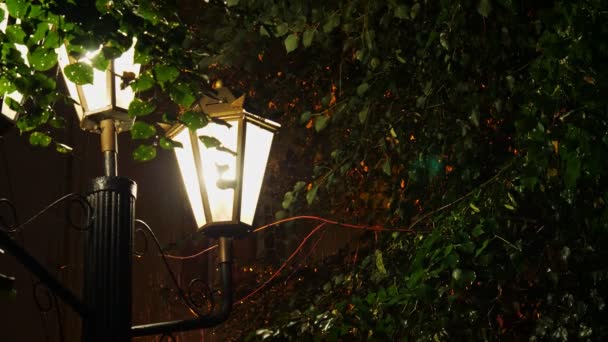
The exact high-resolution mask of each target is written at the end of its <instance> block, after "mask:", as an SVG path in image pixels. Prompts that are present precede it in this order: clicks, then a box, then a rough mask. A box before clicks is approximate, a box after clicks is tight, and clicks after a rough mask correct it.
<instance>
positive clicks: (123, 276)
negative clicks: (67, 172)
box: [0, 48, 279, 342]
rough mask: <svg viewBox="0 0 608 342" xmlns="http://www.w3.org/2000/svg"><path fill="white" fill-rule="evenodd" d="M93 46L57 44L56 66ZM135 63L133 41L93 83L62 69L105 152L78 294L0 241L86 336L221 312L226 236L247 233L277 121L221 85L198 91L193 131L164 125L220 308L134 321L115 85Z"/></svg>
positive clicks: (128, 332) (138, 330)
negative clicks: (213, 247) (215, 258)
mask: <svg viewBox="0 0 608 342" xmlns="http://www.w3.org/2000/svg"><path fill="white" fill-rule="evenodd" d="M95 53H100V52H99V51H97V52H94V53H92V54H87V55H85V56H84V57H83V58H80V59H78V60H76V59H74V58H73V57H71V56H69V55H68V53H67V50H66V49H65V48H62V49H60V51H58V56H59V65H60V68H61V70H62V72H64V70H65V68H66V67H67V66H68V65H70V64H71V63H89V60H90V59H91V58H92V57H93V56H94V54H95ZM138 72H139V66H138V65H135V64H133V52H132V49H131V50H128V51H127V52H125V53H123V55H122V56H120V57H119V58H117V59H115V60H112V61H110V63H109V64H108V67H107V69H106V70H103V71H99V70H95V74H94V79H93V82H92V83H91V84H87V85H76V84H74V83H72V82H71V81H70V80H69V79H67V78H65V82H66V86H67V88H68V90H69V92H70V95H71V96H72V97H73V99H74V101H75V110H76V113H77V114H78V116H79V119H80V122H81V128H82V129H84V130H87V131H90V132H94V133H99V134H100V140H101V151H102V153H103V156H104V163H103V165H104V167H103V169H104V176H102V177H97V178H95V179H93V180H92V186H91V191H90V193H89V194H88V196H87V202H88V204H89V207H90V208H91V210H92V212H93V218H92V224H91V225H90V227H89V230H88V231H87V232H86V234H87V236H86V241H85V260H84V273H85V274H84V291H83V297H84V298H83V300H82V301H81V300H79V299H78V298H76V297H75V296H74V295H73V294H72V292H71V291H69V290H68V289H66V288H65V287H63V285H61V284H60V283H59V282H58V281H57V280H56V279H55V278H54V277H53V276H52V275H51V274H50V273H49V272H48V271H46V270H45V269H44V267H42V266H41V265H40V264H39V263H38V262H37V261H36V260H35V259H34V258H33V257H31V256H30V255H29V254H28V253H27V252H26V251H24V250H23V248H21V247H20V246H18V245H17V244H16V243H15V242H14V241H12V239H11V238H10V237H9V236H8V234H7V233H6V232H5V231H3V230H2V229H0V247H2V248H4V249H5V250H6V251H7V252H8V253H9V254H11V255H13V256H15V257H16V258H17V259H18V260H19V261H20V262H21V263H22V264H23V265H24V266H25V267H26V268H27V269H28V270H30V271H31V272H33V273H34V274H36V275H37V276H38V277H39V278H40V279H41V281H42V282H44V283H45V284H47V286H48V287H49V289H51V290H52V291H53V292H55V293H56V294H57V295H58V296H60V297H61V298H62V299H63V300H64V301H65V302H66V303H67V304H68V305H70V306H71V307H72V308H73V309H74V310H75V311H76V312H77V313H79V314H80V315H81V317H82V318H83V340H85V341H93V342H97V341H127V340H129V339H130V338H131V337H137V336H145V335H152V334H168V333H172V332H177V331H185V330H192V329H202V328H208V327H213V326H216V325H218V324H220V323H221V322H223V321H225V320H226V319H227V318H228V315H229V313H230V311H231V308H232V302H233V299H232V267H231V265H232V237H234V236H235V235H237V234H240V233H244V232H247V231H248V230H249V227H250V225H251V224H252V222H253V217H254V214H255V208H256V206H257V201H258V197H259V194H260V189H261V185H262V179H263V176H264V171H265V168H266V163H267V159H268V155H269V152H270V145H271V143H272V137H273V134H274V131H275V130H276V129H277V128H278V127H279V125H278V124H276V123H274V122H271V121H268V120H265V119H263V118H261V117H258V116H256V115H253V114H251V113H249V112H247V111H245V110H244V109H243V101H244V98H240V99H234V97H233V96H232V94H230V92H229V91H228V90H227V89H225V88H222V89H219V90H218V92H217V94H215V95H211V96H205V97H204V98H203V99H202V100H200V101H199V102H198V104H197V107H196V108H195V110H196V109H198V110H201V111H202V112H203V113H205V114H206V115H208V116H209V117H211V118H212V119H213V120H212V122H211V123H209V124H208V125H207V126H205V127H203V128H200V129H198V130H197V131H195V132H191V131H189V130H188V129H186V128H185V127H184V126H181V125H178V126H175V127H173V128H171V129H170V130H169V132H168V135H169V136H170V137H172V138H173V139H175V140H176V141H180V142H182V144H183V148H177V149H176V151H175V152H176V159H177V161H178V164H179V166H180V169H181V171H182V178H183V180H184V185H185V186H186V191H187V193H188V197H189V200H190V203H191V204H192V209H193V213H194V215H195V220H196V222H197V226H198V228H199V229H200V230H201V231H202V232H204V233H206V234H207V235H208V236H210V237H214V238H217V239H218V242H219V256H220V258H219V259H220V273H221V280H222V291H221V295H222V300H221V305H220V307H219V310H216V311H215V312H212V313H210V314H208V315H202V316H199V317H198V318H196V319H190V320H178V321H170V322H161V323H153V324H146V325H140V326H132V322H131V300H132V293H131V292H132V284H131V277H132V276H131V274H132V273H131V271H132V264H131V260H132V254H133V232H134V230H133V228H134V219H135V200H136V193H137V185H136V183H135V182H134V181H133V180H131V179H128V178H124V177H119V176H118V175H117V174H118V172H117V171H118V167H117V164H116V155H117V148H116V142H117V133H119V132H121V131H126V130H129V129H130V128H131V126H132V124H133V119H131V118H129V117H128V115H127V110H126V109H127V107H128V105H129V103H130V102H131V100H133V98H134V94H133V92H132V91H131V90H130V89H127V88H121V87H120V84H121V76H122V75H123V74H124V73H130V74H131V75H133V74H134V75H137V73H138ZM64 74H65V72H64ZM200 137H202V138H200ZM0 228H2V227H0Z"/></svg>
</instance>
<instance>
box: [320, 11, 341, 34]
mask: <svg viewBox="0 0 608 342" xmlns="http://www.w3.org/2000/svg"><path fill="white" fill-rule="evenodd" d="M338 25H340V15H339V14H337V13H334V14H332V15H331V16H330V17H329V18H327V21H326V22H325V24H324V25H323V32H325V33H330V32H331V31H333V30H334V29H335V28H336V27H338Z"/></svg>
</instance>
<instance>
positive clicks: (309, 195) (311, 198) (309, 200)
mask: <svg viewBox="0 0 608 342" xmlns="http://www.w3.org/2000/svg"><path fill="white" fill-rule="evenodd" d="M318 190H319V185H317V184H315V185H314V186H313V187H312V188H311V189H310V190H308V192H307V193H306V202H307V203H308V205H311V204H312V202H313V201H314V200H315V198H316V197H317V191H318Z"/></svg>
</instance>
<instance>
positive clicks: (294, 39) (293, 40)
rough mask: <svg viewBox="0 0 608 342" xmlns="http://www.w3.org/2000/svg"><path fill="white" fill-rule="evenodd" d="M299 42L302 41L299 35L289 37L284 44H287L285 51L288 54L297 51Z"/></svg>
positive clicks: (293, 34)
mask: <svg viewBox="0 0 608 342" xmlns="http://www.w3.org/2000/svg"><path fill="white" fill-rule="evenodd" d="M299 41H300V40H299V38H298V35H297V34H295V33H292V34H290V35H289V36H287V38H285V41H284V42H283V43H284V44H285V50H286V51H287V53H290V52H292V51H293V50H295V49H297V48H298V43H299Z"/></svg>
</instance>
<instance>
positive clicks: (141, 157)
mask: <svg viewBox="0 0 608 342" xmlns="http://www.w3.org/2000/svg"><path fill="white" fill-rule="evenodd" d="M154 158H156V147H154V146H151V145H139V146H137V148H136V149H135V150H134V151H133V159H135V160H136V161H141V162H145V161H150V160H152V159H154Z"/></svg>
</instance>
